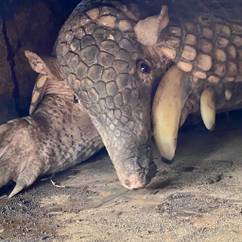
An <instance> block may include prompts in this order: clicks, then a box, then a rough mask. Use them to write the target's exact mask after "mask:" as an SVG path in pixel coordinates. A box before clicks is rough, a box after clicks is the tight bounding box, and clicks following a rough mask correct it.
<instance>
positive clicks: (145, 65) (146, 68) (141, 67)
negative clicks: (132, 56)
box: [137, 60, 151, 74]
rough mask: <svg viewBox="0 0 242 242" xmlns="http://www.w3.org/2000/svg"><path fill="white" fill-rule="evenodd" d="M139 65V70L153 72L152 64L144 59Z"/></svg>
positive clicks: (145, 72)
mask: <svg viewBox="0 0 242 242" xmlns="http://www.w3.org/2000/svg"><path fill="white" fill-rule="evenodd" d="M137 67H138V70H139V71H140V72H142V73H144V74H149V73H150V72H151V68H150V65H149V64H148V63H147V62H146V61H144V60H139V61H138V62H137Z"/></svg>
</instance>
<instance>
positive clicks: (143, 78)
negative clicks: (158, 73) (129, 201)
mask: <svg viewBox="0 0 242 242" xmlns="http://www.w3.org/2000/svg"><path fill="white" fill-rule="evenodd" d="M94 2H95V1H94ZM85 3H86V2H85V1H84V3H83V2H82V3H81V4H79V5H78V6H77V7H76V9H75V10H74V11H73V13H72V14H71V16H70V17H69V19H68V20H67V21H66V23H65V25H64V26H63V28H62V29H61V31H60V34H59V37H58V41H57V45H56V52H57V58H58V61H59V65H60V70H61V74H62V77H63V79H65V80H67V81H68V83H69V85H70V86H71V87H72V89H73V90H74V92H75V93H76V95H77V96H78V97H79V98H80V100H81V102H82V103H83V105H84V106H85V108H86V109H87V111H88V113H89V115H90V117H91V119H92V121H93V123H94V125H95V126H96V128H97V130H98V132H99V133H100V135H101V137H102V139H103V142H104V144H105V146H106V148H107V150H108V153H109V155H110V157H111V159H112V162H113V164H114V166H115V168H116V171H117V174H118V177H119V178H120V181H121V183H122V184H123V185H124V186H125V187H127V188H130V189H134V188H139V187H143V186H144V185H145V184H146V183H147V182H148V181H149V180H150V178H151V176H152V175H151V174H153V171H154V163H153V162H152V161H151V151H150V134H151V128H150V110H151V108H150V105H151V86H152V82H153V73H154V67H153V65H152V63H151V62H150V61H149V59H147V56H146V54H145V51H144V49H143V48H142V46H141V45H140V43H139V42H137V40H136V36H135V33H134V25H135V24H136V22H137V20H138V17H139V16H138V11H136V10H135V8H134V6H133V5H131V9H129V8H128V6H125V5H122V4H120V3H118V2H111V3H110V1H109V2H108V3H107V2H106V1H98V4H97V5H95V3H93V4H94V5H93V4H92V6H88V4H85Z"/></svg>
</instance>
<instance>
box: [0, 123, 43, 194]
mask: <svg viewBox="0 0 242 242" xmlns="http://www.w3.org/2000/svg"><path fill="white" fill-rule="evenodd" d="M26 130H27V129H26V127H25V125H24V123H23V122H22V121H21V120H14V121H12V122H10V123H7V124H4V125H1V126H0V167H1V169H0V188H1V187H2V186H4V185H6V184H7V183H8V182H10V181H14V182H16V186H15V188H14V189H13V191H12V192H11V194H10V195H9V197H13V196H14V195H15V194H17V193H19V192H20V191H22V190H23V189H24V188H27V187H29V186H30V185H31V184H32V183H33V182H34V181H35V180H36V179H37V178H38V176H40V175H41V173H42V171H43V169H42V166H43V162H41V161H40V160H38V159H37V158H36V157H38V156H36V150H35V149H34V148H33V147H34V145H33V144H31V143H30V142H26V138H29V136H28V132H26Z"/></svg>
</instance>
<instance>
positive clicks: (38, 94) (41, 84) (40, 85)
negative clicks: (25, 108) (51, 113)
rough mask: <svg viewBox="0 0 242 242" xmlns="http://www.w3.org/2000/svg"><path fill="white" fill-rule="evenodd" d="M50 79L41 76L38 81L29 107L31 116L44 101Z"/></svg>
mask: <svg viewBox="0 0 242 242" xmlns="http://www.w3.org/2000/svg"><path fill="white" fill-rule="evenodd" d="M47 82H48V77H47V76H46V75H42V74H40V75H39V76H38V78H37V80H36V83H35V86H34V89H33V92H32V98H31V103H30V107H29V114H30V115H31V114H32V113H33V112H34V111H35V110H36V109H37V107H38V105H39V103H40V102H41V101H42V99H43V97H44V95H45V92H46V88H47Z"/></svg>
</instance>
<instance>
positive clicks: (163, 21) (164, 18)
mask: <svg viewBox="0 0 242 242" xmlns="http://www.w3.org/2000/svg"><path fill="white" fill-rule="evenodd" d="M169 20H170V19H169V14H168V7H167V6H165V5H164V6H162V8H161V11H160V16H159V33H160V32H161V31H162V30H163V29H164V28H165V27H166V26H167V25H168V23H169Z"/></svg>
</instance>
